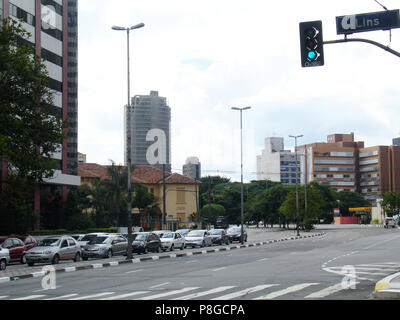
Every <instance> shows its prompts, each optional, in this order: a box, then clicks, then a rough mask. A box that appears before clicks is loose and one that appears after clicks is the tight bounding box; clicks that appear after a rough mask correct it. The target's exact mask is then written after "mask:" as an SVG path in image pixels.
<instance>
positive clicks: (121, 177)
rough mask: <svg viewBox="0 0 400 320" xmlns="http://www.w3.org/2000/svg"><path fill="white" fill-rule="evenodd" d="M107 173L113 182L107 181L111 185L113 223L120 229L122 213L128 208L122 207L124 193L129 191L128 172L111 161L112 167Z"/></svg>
mask: <svg viewBox="0 0 400 320" xmlns="http://www.w3.org/2000/svg"><path fill="white" fill-rule="evenodd" d="M107 173H108V174H109V176H110V177H111V180H106V181H108V184H109V188H110V192H111V194H110V195H111V199H112V208H111V211H112V212H111V216H112V219H113V222H114V223H115V224H116V225H117V226H118V227H119V226H120V218H121V212H124V208H126V205H124V207H122V205H123V202H122V196H123V192H124V191H126V190H127V189H128V181H127V180H128V171H127V169H126V168H124V167H123V166H121V165H116V164H115V162H114V161H113V160H111V166H109V167H108V168H107ZM125 212H126V210H125Z"/></svg>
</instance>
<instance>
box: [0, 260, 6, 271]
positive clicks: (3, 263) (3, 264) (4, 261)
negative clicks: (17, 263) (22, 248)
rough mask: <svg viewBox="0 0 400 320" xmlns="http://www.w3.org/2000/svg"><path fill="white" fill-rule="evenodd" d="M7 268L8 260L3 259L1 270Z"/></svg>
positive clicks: (0, 263)
mask: <svg viewBox="0 0 400 320" xmlns="http://www.w3.org/2000/svg"><path fill="white" fill-rule="evenodd" d="M6 268H7V263H6V260H4V259H3V260H1V261H0V270H6Z"/></svg>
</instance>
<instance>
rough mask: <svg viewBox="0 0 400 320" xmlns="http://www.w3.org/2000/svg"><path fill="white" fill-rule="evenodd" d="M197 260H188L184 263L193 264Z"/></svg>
mask: <svg viewBox="0 0 400 320" xmlns="http://www.w3.org/2000/svg"><path fill="white" fill-rule="evenodd" d="M197 261H198V260H190V261H186V263H194V262H197Z"/></svg>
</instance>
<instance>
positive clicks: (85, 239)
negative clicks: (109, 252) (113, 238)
mask: <svg viewBox="0 0 400 320" xmlns="http://www.w3.org/2000/svg"><path fill="white" fill-rule="evenodd" d="M108 235H110V234H109V233H106V232H94V233H88V234H85V235H84V236H83V237H82V238H81V239H80V240H78V243H79V245H80V246H81V247H82V248H83V247H84V246H85V245H87V244H88V242H89V241H90V240H93V239H94V238H96V237H98V236H108Z"/></svg>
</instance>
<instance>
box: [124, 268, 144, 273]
mask: <svg viewBox="0 0 400 320" xmlns="http://www.w3.org/2000/svg"><path fill="white" fill-rule="evenodd" d="M139 271H143V269H138V270H132V271H128V272H125V273H126V274H129V273H134V272H139Z"/></svg>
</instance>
